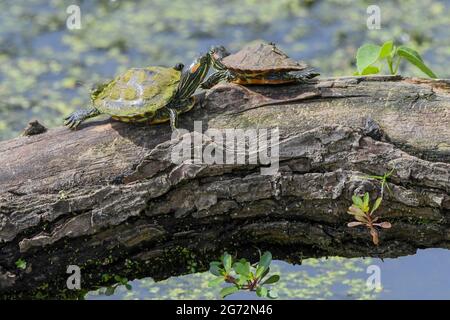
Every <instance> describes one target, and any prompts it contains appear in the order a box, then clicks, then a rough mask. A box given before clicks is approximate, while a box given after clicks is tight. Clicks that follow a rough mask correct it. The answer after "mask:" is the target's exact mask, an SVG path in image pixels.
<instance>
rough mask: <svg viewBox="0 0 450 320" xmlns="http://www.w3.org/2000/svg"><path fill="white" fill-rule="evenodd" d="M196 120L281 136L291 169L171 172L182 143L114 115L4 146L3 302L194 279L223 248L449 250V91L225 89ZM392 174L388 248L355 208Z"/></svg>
mask: <svg viewBox="0 0 450 320" xmlns="http://www.w3.org/2000/svg"><path fill="white" fill-rule="evenodd" d="M308 94H309V95H308ZM305 96H309V98H307V99H304V100H300V99H299V98H301V97H305ZM296 99H297V100H296ZM286 100H288V101H286ZM283 101H286V102H283ZM267 103H275V104H274V105H266V104H267ZM194 120H199V121H202V125H203V128H202V129H203V130H206V129H211V128H215V129H230V128H239V129H254V128H269V129H270V128H278V129H279V134H280V144H279V153H280V168H279V171H278V173H277V174H275V175H261V174H260V170H261V165H259V164H246V165H244V164H242V165H238V164H235V165H220V164H214V165H206V164H194V163H189V161H185V162H184V163H183V164H179V165H177V164H174V163H172V162H171V153H172V151H173V149H174V148H176V147H179V145H180V143H182V142H183V140H182V139H181V138H179V139H172V140H171V132H170V128H169V126H168V125H167V124H162V125H155V126H149V127H142V126H133V125H128V124H124V123H120V122H114V121H110V120H109V119H105V120H100V121H94V122H89V123H86V124H84V125H82V126H81V128H80V129H79V130H78V131H70V130H68V129H66V128H62V127H61V128H56V129H51V130H48V131H47V132H45V133H42V134H38V135H33V136H29V137H19V138H16V139H12V140H9V141H3V142H0V164H1V166H0V248H1V249H0V295H1V296H2V297H13V296H14V297H30V296H33V295H35V294H36V292H42V291H45V292H46V294H48V295H49V296H50V297H54V296H64V295H69V293H67V291H65V290H64V288H65V287H66V278H67V276H68V275H67V274H66V268H67V266H68V265H71V264H72V265H73V264H75V265H79V266H80V267H81V268H82V275H83V278H82V281H83V287H84V288H87V289H88V288H90V287H92V286H94V285H98V284H99V283H101V280H100V279H101V274H103V273H115V274H120V275H125V276H127V277H128V278H129V279H132V278H134V277H142V276H152V277H154V278H155V279H162V278H165V277H167V276H170V275H174V274H182V273H186V272H187V269H186V263H189V261H188V260H189V259H190V258H189V257H191V258H192V257H196V259H197V261H198V265H199V270H204V269H205V268H206V267H207V262H208V259H213V258H215V257H216V256H217V255H218V254H220V253H221V252H222V251H223V250H225V249H227V250H231V251H232V250H239V251H238V252H239V254H240V255H241V256H242V254H243V255H247V256H249V257H250V258H251V257H252V255H253V254H254V253H255V251H256V248H261V249H270V250H272V251H273V253H274V255H275V257H276V258H280V259H285V260H288V261H291V262H301V259H302V258H304V257H311V256H325V255H340V256H345V257H355V256H379V257H396V256H400V255H406V254H412V253H414V252H415V250H416V249H417V248H427V247H441V248H450V196H449V192H450V81H448V80H425V79H415V78H402V77H399V76H391V77H384V76H374V77H345V78H329V79H321V80H317V81H312V82H311V83H309V84H303V85H286V86H265V87H263V86H254V87H242V86H238V85H233V84H221V85H218V86H216V87H214V88H213V89H212V90H210V91H208V92H207V94H206V97H205V101H204V103H203V106H202V107H199V106H196V107H195V108H194V109H193V111H191V112H189V113H186V114H184V115H182V116H181V117H180V123H179V127H181V128H186V129H188V130H189V131H192V130H193V122H194ZM187 135H189V136H191V137H192V138H194V137H195V136H198V133H194V132H191V133H188V134H186V135H185V136H183V137H186V136H187ZM207 144H211V142H210V141H209V142H208V141H205V142H204V145H207ZM391 168H395V170H394V172H393V175H392V177H391V179H390V180H389V181H390V183H389V187H390V189H391V191H392V192H386V193H385V196H384V200H383V203H382V205H381V207H380V209H379V210H378V212H379V215H380V216H382V218H383V220H386V221H390V222H391V223H392V228H391V229H389V230H382V231H380V241H381V242H380V245H379V246H378V247H376V246H374V245H373V244H372V243H371V238H370V236H369V233H368V230H367V229H366V228H364V227H361V228H348V227H347V226H346V224H347V222H349V221H351V216H350V215H348V214H347V213H346V209H347V208H348V207H349V206H350V205H351V196H352V195H353V194H355V193H356V194H362V193H364V192H366V191H367V192H370V194H371V196H372V200H373V199H375V198H376V196H377V194H379V192H380V183H379V181H376V180H371V179H367V178H366V176H367V175H373V174H377V175H382V174H383V173H385V172H388V171H390V170H391ZM186 252H188V253H186ZM19 258H21V259H23V260H25V261H26V262H27V267H26V269H25V270H21V269H18V268H17V267H16V265H15V262H16V261H17V260H18V259H19ZM125 261H131V265H132V267H131V266H130V263H128V264H127V263H124V262H125ZM125 265H127V267H125ZM168 265H169V266H170V267H168ZM105 270H108V272H105ZM103 284H106V283H103ZM62 292H63V293H62ZM41 294H42V293H41Z"/></svg>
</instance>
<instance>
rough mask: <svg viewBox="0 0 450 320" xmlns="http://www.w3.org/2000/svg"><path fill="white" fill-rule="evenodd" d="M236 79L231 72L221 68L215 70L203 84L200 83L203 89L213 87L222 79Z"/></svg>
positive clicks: (229, 80)
mask: <svg viewBox="0 0 450 320" xmlns="http://www.w3.org/2000/svg"><path fill="white" fill-rule="evenodd" d="M234 79H235V77H234V76H233V75H232V74H231V72H230V71H228V70H220V71H216V72H214V73H213V74H212V75H210V76H209V77H208V79H206V80H205V81H203V83H202V84H200V87H201V88H202V89H211V88H212V87H214V86H215V85H216V84H218V83H219V82H220V81H223V80H225V81H228V82H231V81H233V80H234Z"/></svg>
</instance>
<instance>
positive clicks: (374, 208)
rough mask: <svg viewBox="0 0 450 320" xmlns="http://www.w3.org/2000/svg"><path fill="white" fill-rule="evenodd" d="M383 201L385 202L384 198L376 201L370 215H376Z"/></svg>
mask: <svg viewBox="0 0 450 320" xmlns="http://www.w3.org/2000/svg"><path fill="white" fill-rule="evenodd" d="M381 201H383V198H382V197H379V198H377V200H375V203H374V204H373V207H372V210H371V211H370V214H372V213H374V212H375V210H377V209H378V207H379V206H380V204H381Z"/></svg>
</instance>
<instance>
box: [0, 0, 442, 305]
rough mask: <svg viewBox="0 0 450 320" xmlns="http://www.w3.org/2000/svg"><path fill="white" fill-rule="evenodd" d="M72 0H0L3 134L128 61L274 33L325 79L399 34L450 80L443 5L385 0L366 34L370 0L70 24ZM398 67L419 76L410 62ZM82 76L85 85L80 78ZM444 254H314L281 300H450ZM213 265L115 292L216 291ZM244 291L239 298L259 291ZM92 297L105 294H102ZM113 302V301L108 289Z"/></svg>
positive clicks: (246, 1)
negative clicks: (372, 268)
mask: <svg viewBox="0 0 450 320" xmlns="http://www.w3.org/2000/svg"><path fill="white" fill-rule="evenodd" d="M73 2H74V1H64V0H60V1H58V0H55V1H51V2H50V1H45V0H30V1H17V0H3V1H1V2H0V139H2V140H3V139H8V138H11V137H15V136H17V135H18V133H19V132H20V131H21V129H22V128H24V127H25V125H26V123H27V122H28V121H29V120H31V119H32V118H38V119H39V120H40V121H41V122H42V123H44V124H46V125H47V126H50V127H51V126H57V125H60V124H61V119H62V117H63V116H64V115H66V114H68V113H69V112H70V111H72V110H74V109H75V108H77V107H81V106H85V105H87V104H88V103H89V90H88V88H89V87H90V86H91V85H93V84H95V83H98V82H101V81H105V80H106V79H110V78H112V77H113V76H114V75H116V74H118V73H119V72H121V71H124V70H125V69H127V68H130V67H134V66H146V65H166V66H168V65H173V64H174V63H176V62H178V61H182V62H184V63H186V64H187V63H189V62H190V61H191V60H192V59H194V57H195V56H196V55H197V54H198V53H199V52H204V51H205V50H207V49H208V48H209V47H210V46H211V45H215V44H223V45H225V46H227V47H228V49H229V50H230V51H235V50H238V49H239V48H240V47H241V46H242V45H243V44H245V43H247V42H249V41H253V40H266V41H275V42H276V43H277V44H278V45H279V47H281V48H282V49H283V50H284V51H286V52H287V53H288V54H289V55H290V56H291V57H293V58H295V59H304V60H307V61H308V62H309V63H310V64H312V65H314V66H316V67H318V68H319V69H320V70H321V73H322V74H323V75H350V74H352V73H353V72H354V71H355V66H354V57H355V54H356V50H357V48H358V47H359V46H360V45H361V44H363V43H364V42H374V43H381V42H383V41H386V40H389V39H394V40H395V41H396V43H398V44H402V43H405V44H408V45H410V46H412V47H414V48H416V49H417V50H418V51H419V52H421V53H422V54H423V56H424V59H425V61H426V62H427V64H428V65H429V66H430V67H431V68H432V69H433V70H434V71H435V73H437V74H438V76H440V77H450V68H448V67H446V66H447V65H448V63H449V62H450V31H449V30H450V29H449V28H448V26H449V25H450V14H449V4H448V2H447V1H437V0H425V1H421V0H411V1H383V2H382V3H380V4H379V5H380V7H381V26H382V27H381V29H380V30H368V29H367V26H366V19H367V15H366V8H367V6H368V5H369V4H372V2H371V1H349V0H347V1H341V0H339V1H338V0H332V1H313V0H310V1H307V0H282V1H254V0H243V1H242V0H239V1H237V0H236V1H227V2H224V1H219V0H209V1H206V0H204V1H189V2H188V1H184V0H172V1H170V2H169V1H165V0H153V1H123V0H116V1H109V0H103V1H81V0H80V1H78V3H79V5H80V7H81V14H82V15H81V18H82V20H81V21H82V28H81V29H80V30H68V29H67V28H66V18H67V16H68V14H67V13H66V9H67V7H68V6H69V5H71V4H73ZM400 72H401V73H403V74H406V75H415V76H422V74H421V73H420V71H417V70H416V69H414V68H412V67H409V66H406V65H403V66H402V67H401V69H400ZM79 81H81V82H83V83H85V85H84V86H81V87H80V86H78V85H77V82H79ZM370 264H376V265H378V266H380V268H381V276H382V285H383V289H382V290H379V291H373V290H368V289H367V287H366V285H365V281H366V279H367V276H368V275H367V274H366V268H367V266H368V265H370ZM449 266H450V252H449V251H448V250H439V249H428V250H421V251H419V253H418V254H416V255H414V256H408V257H402V258H397V259H386V260H385V261H384V262H381V261H380V260H376V259H342V258H330V259H328V260H315V259H310V260H308V261H305V263H304V264H303V265H301V266H292V265H289V264H287V263H285V262H282V261H277V262H276V263H275V267H276V268H275V269H277V270H278V272H280V273H281V274H282V282H281V283H280V284H279V285H278V286H277V287H278V292H279V296H280V298H284V299H292V298H313V299H341V298H342V299H391V298H392V299H405V298H424V299H428V298H437V299H445V298H447V299H448V298H450V291H449V290H450V289H449V288H450V280H449V275H448V269H449V268H448V267H449ZM209 278H210V276H209V275H208V274H207V273H200V274H192V275H187V276H181V277H176V278H170V279H168V280H166V281H162V282H159V283H154V282H153V281H152V280H151V279H143V280H135V281H133V282H131V284H132V286H133V290H132V291H128V290H126V289H125V288H124V287H119V288H118V290H117V292H116V294H115V295H114V296H112V298H120V299H134V298H143V299H155V298H160V299H161V298H200V299H210V298H217V297H218V294H217V290H215V289H210V288H208V287H207V285H206V283H207V281H208V279H209ZM253 297H254V296H253V295H250V296H249V295H248V294H236V295H234V296H233V298H239V299H241V298H242V299H246V298H253ZM89 298H90V299H96V298H105V297H104V296H97V295H96V294H95V293H92V294H91V295H89ZM108 298H111V297H108Z"/></svg>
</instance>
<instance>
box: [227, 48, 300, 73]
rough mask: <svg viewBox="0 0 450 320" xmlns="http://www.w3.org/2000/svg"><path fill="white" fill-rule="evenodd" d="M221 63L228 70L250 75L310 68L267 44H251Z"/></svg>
mask: <svg viewBox="0 0 450 320" xmlns="http://www.w3.org/2000/svg"><path fill="white" fill-rule="evenodd" d="M221 62H222V63H223V64H224V65H225V66H226V67H227V68H228V69H231V70H235V71H241V72H248V73H258V72H274V71H294V70H303V69H305V68H307V67H308V65H307V64H306V63H304V62H301V61H300V62H297V61H295V60H293V59H291V58H289V57H288V56H287V55H286V54H285V53H284V52H283V51H281V50H280V49H278V48H277V47H276V46H275V45H273V44H266V43H254V44H249V45H247V46H245V47H244V48H243V49H242V50H240V51H239V52H237V53H235V54H232V55H229V56H226V57H225V58H223V59H222V60H221Z"/></svg>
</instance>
